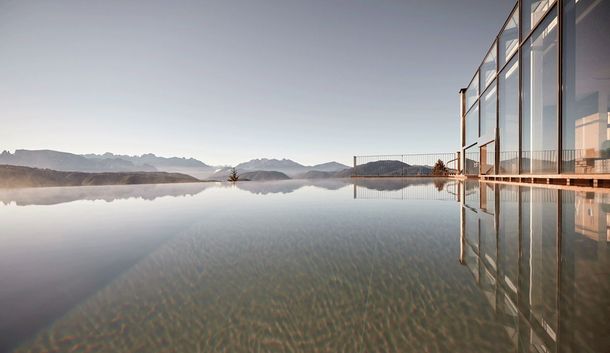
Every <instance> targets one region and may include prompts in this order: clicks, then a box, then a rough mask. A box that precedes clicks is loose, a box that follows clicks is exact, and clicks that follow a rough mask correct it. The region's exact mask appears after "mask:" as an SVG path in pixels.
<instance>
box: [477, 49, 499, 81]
mask: <svg viewBox="0 0 610 353" xmlns="http://www.w3.org/2000/svg"><path fill="white" fill-rule="evenodd" d="M480 72H481V90H483V89H485V87H487V85H489V84H490V83H491V81H493V79H494V78H495V77H496V43H494V45H493V47H492V48H491V50H490V51H489V54H487V57H485V61H484V62H483V65H481V70H480Z"/></svg>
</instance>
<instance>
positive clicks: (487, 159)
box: [481, 142, 496, 174]
mask: <svg viewBox="0 0 610 353" xmlns="http://www.w3.org/2000/svg"><path fill="white" fill-rule="evenodd" d="M495 151H496V149H495V143H493V142H490V143H488V144H486V145H485V146H482V147H481V174H496V173H495V165H496V163H495V161H496V154H495Z"/></svg>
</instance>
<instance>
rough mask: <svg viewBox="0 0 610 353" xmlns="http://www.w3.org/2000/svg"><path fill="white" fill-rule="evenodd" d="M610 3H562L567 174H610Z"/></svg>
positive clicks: (586, 0) (564, 166) (591, 0)
mask: <svg viewBox="0 0 610 353" xmlns="http://www.w3.org/2000/svg"><path fill="white" fill-rule="evenodd" d="M609 18H610V1H608V0H605V1H594V0H580V1H574V0H569V1H566V2H565V5H564V32H563V33H564V36H563V44H564V47H563V60H564V65H563V80H564V91H563V108H564V109H563V132H562V134H563V153H562V171H563V172H566V173H570V172H572V173H574V172H575V173H610V35H609V33H610V20H609Z"/></svg>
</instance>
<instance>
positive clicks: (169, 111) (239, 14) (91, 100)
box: [0, 0, 514, 164]
mask: <svg viewBox="0 0 610 353" xmlns="http://www.w3.org/2000/svg"><path fill="white" fill-rule="evenodd" d="M513 5H514V2H513V1H499V0H496V1H490V0H464V1H433V0H426V1H407V0H402V1H399V0H395V1H389V0H368V1H364V0H361V1H358V0H354V1H348V0H299V1H291V0H218V1H204V0H201V1H181V0H174V1H170V0H166V1H156V0H120V1H118V0H117V1H115V0H105V1H82V0H54V1H48V0H39V1H32V0H15V1H10V0H0V119H1V126H0V149H8V150H14V149H18V148H28V149H40V148H48V149H56V150H63V151H69V152H75V153H89V152H94V153H103V152H105V151H111V152H114V153H121V154H141V153H146V152H153V153H156V154H158V155H164V156H185V157H195V158H198V159H201V160H203V161H204V162H206V163H211V164H235V163H238V162H241V161H245V160H248V159H251V158H258V157H269V158H291V159H294V160H296V161H299V162H302V163H305V164H315V163H319V162H325V161H329V160H337V161H340V162H343V163H349V162H350V160H351V156H352V155H355V154H378V153H379V154H386V153H387V154H390V153H406V152H446V151H456V150H457V148H458V143H459V140H458V139H459V134H458V126H459V120H458V114H459V111H458V107H459V104H458V90H459V89H460V88H461V87H463V86H465V85H467V84H468V81H469V80H470V78H471V76H472V75H473V73H474V70H475V69H476V66H477V65H478V64H479V63H480V62H481V61H482V59H483V56H484V55H485V52H486V51H487V49H488V48H489V46H490V45H491V42H492V39H493V37H494V36H495V35H496V34H497V32H498V31H499V30H500V27H501V25H502V23H503V21H504V20H505V19H506V18H507V17H508V15H509V11H510V9H511V8H512V7H513Z"/></svg>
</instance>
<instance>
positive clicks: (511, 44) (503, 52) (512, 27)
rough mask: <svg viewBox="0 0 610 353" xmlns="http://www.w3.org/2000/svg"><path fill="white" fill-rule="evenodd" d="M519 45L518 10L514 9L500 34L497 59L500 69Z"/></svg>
mask: <svg viewBox="0 0 610 353" xmlns="http://www.w3.org/2000/svg"><path fill="white" fill-rule="evenodd" d="M518 46H519V12H518V11H516V10H515V12H513V14H512V15H511V17H510V19H509V20H508V23H507V24H506V26H505V27H504V29H503V30H502V33H501V34H500V41H499V43H498V50H499V52H498V61H499V64H500V65H499V67H500V69H502V67H504V65H505V64H506V62H507V61H508V60H509V59H510V57H511V55H513V54H515V53H516V52H517V47H518Z"/></svg>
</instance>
